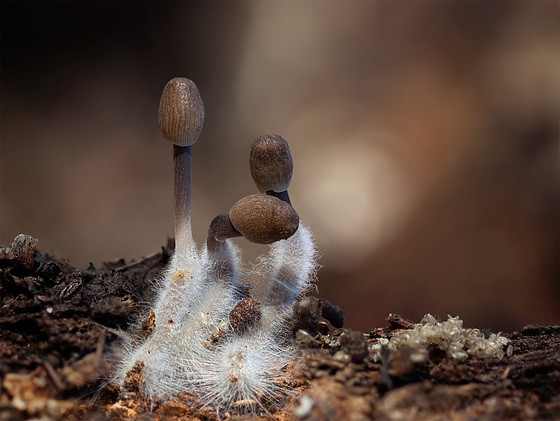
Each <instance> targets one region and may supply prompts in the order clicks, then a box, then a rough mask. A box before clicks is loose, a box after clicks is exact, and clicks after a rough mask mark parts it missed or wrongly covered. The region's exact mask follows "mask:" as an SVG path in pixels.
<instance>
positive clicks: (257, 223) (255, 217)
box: [229, 194, 299, 244]
mask: <svg viewBox="0 0 560 421" xmlns="http://www.w3.org/2000/svg"><path fill="white" fill-rule="evenodd" d="M229 217H230V220H231V223H232V225H233V226H234V227H235V229H236V230H237V231H239V232H240V233H241V234H242V235H243V236H244V237H245V238H246V239H247V240H249V241H251V242H253V243H259V244H270V243H273V242H275V241H278V240H285V239H287V238H289V237H291V236H292V235H293V234H294V233H295V232H296V231H297V229H298V226H299V217H298V215H297V213H296V211H295V210H294V208H292V207H291V206H290V205H289V204H287V203H286V202H284V201H282V200H280V199H278V198H276V197H274V196H267V195H263V194H253V195H250V196H246V197H244V198H243V199H241V200H240V201H239V202H237V203H236V204H235V205H233V207H232V208H231V210H230V211H229Z"/></svg>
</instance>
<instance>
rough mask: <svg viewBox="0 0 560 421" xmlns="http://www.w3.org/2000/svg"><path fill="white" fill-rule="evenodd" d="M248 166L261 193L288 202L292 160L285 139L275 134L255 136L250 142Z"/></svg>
mask: <svg viewBox="0 0 560 421" xmlns="http://www.w3.org/2000/svg"><path fill="white" fill-rule="evenodd" d="M249 167H250V169H251V176H252V177H253V181H254V182H255V185H256V186H257V188H258V189H259V191H260V192H261V193H267V194H269V195H272V196H277V197H278V198H280V199H282V200H284V201H286V202H288V203H290V201H289V198H288V194H287V190H288V186H289V185H290V181H291V179H292V171H293V162H292V155H291V153H290V148H289V146H288V142H286V139H284V138H283V137H282V136H280V135H277V134H271V135H264V136H260V137H258V138H256V139H255V140H254V141H253V143H252V144H251V152H250V155H249Z"/></svg>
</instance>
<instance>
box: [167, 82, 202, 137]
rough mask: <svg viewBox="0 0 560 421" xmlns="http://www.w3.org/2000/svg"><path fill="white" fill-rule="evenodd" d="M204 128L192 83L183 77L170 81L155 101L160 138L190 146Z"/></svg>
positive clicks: (195, 88) (196, 89) (200, 105)
mask: <svg viewBox="0 0 560 421" xmlns="http://www.w3.org/2000/svg"><path fill="white" fill-rule="evenodd" d="M203 124H204V104H203V103H202V98H200V93H199V92H198V88H197V87H196V85H195V84H194V82H193V81H192V80H190V79H187V78H184V77H176V78H173V79H171V80H170V81H169V82H167V84H166V85H165V88H164V89H163V93H162V94H161V99H160V101H159V111H158V125H159V129H160V130H161V133H162V134H163V137H165V138H166V139H167V140H169V141H171V142H173V143H174V144H176V145H178V146H190V145H192V144H193V143H194V142H196V140H197V139H198V136H199V135H200V132H201V131H202V125H203Z"/></svg>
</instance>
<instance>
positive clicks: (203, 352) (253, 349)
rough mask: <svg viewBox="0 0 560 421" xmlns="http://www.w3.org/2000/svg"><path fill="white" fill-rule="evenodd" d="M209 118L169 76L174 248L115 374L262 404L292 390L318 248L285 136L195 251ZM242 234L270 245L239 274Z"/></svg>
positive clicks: (266, 148) (229, 404)
mask: <svg viewBox="0 0 560 421" xmlns="http://www.w3.org/2000/svg"><path fill="white" fill-rule="evenodd" d="M203 122H204V105H203V103H202V99H201V98H200V94H199V91H198V89H197V87H196V85H195V84H194V83H193V82H192V81H191V80H189V79H185V78H174V79H172V80H171V81H169V82H168V83H167V85H166V86H165V89H164V91H163V94H162V97H161V101H160V106H159V127H160V130H161V132H162V134H163V136H164V137H165V138H166V139H167V140H169V141H171V142H172V143H173V157H174V169H175V191H174V196H175V244H176V245H175V253H174V255H173V257H172V259H171V261H170V263H169V266H168V268H167V269H166V271H165V273H164V274H163V276H162V277H161V280H160V282H159V285H158V286H157V291H156V297H157V298H156V300H155V302H154V303H153V305H152V306H151V309H150V311H149V316H147V320H149V323H146V322H144V329H143V330H142V332H141V334H139V335H135V336H133V337H131V338H130V340H128V341H127V342H126V343H125V344H124V347H123V348H124V352H123V356H122V357H121V358H120V360H119V364H118V367H117V369H116V372H115V375H114V379H115V382H117V383H118V384H124V383H125V382H126V381H127V378H128V377H129V376H130V375H131V373H133V372H134V373H137V372H138V371H140V372H141V374H142V384H141V390H142V392H143V393H144V394H145V395H146V396H150V397H152V398H154V399H168V398H170V397H172V396H176V395H178V394H180V393H187V394H189V395H191V396H193V397H195V398H196V399H197V400H198V402H199V403H200V405H203V406H210V407H213V408H215V409H216V411H221V410H229V409H231V408H234V407H235V408H245V409H248V410H251V409H255V408H264V405H265V404H266V405H270V404H275V403H279V401H281V399H282V397H283V396H285V394H286V390H285V389H286V383H287V382H286V376H287V374H286V367H287V366H288V365H289V363H290V362H292V361H293V360H294V358H295V356H296V349H295V344H294V342H293V334H292V329H293V317H294V303H295V300H296V298H298V297H301V296H302V295H303V294H304V293H305V292H306V291H307V290H308V289H309V287H310V285H311V282H312V280H313V279H314V275H315V272H316V269H317V263H316V257H317V252H316V249H315V245H314V242H313V238H312V235H311V233H310V231H309V230H308V229H307V227H306V226H304V225H303V224H302V223H301V222H300V220H299V217H298V214H297V213H296V211H295V210H294V209H293V208H292V206H291V203H290V198H289V196H288V192H287V190H288V186H289V184H290V180H291V177H292V158H291V154H290V149H289V147H288V144H287V142H286V140H285V139H284V138H283V137H281V136H279V135H265V136H261V137H259V138H257V139H255V140H254V141H253V143H252V145H251V150H250V170H251V175H252V177H253V180H254V181H255V184H256V186H257V188H258V190H259V192H260V193H259V194H253V195H250V196H247V197H245V198H243V199H241V200H239V201H238V202H237V203H236V204H234V205H233V207H232V208H231V210H230V211H229V213H227V214H222V215H219V216H217V217H216V218H214V219H213V221H212V222H211V224H210V228H209V230H208V238H207V241H206V244H205V245H204V246H203V247H202V248H201V249H200V250H199V249H198V248H197V246H196V244H195V243H194V240H193V237H192V230H191V213H190V178H191V176H190V168H191V147H192V145H193V144H194V143H195V142H196V140H197V139H198V136H199V134H200V132H201V130H202V125H203ZM239 236H243V237H245V238H246V239H247V240H249V241H251V242H255V243H260V244H269V245H270V249H269V251H268V253H267V254H265V255H263V256H261V257H260V258H259V259H258V260H257V263H256V264H255V265H254V266H253V268H252V269H251V270H249V271H241V261H240V257H239V256H240V253H239V250H238V248H237V246H236V245H235V244H234V243H233V242H231V241H230V239H231V238H233V237H239ZM241 278H243V279H241ZM249 283H250V284H260V285H264V288H261V289H262V292H261V293H260V294H259V296H252V295H251V291H250V288H249V287H248V284H249ZM146 326H148V328H146Z"/></svg>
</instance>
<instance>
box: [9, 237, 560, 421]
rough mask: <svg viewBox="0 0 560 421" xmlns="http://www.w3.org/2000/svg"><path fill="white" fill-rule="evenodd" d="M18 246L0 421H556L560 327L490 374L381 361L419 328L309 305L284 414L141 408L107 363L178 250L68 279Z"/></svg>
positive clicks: (476, 364)
mask: <svg viewBox="0 0 560 421" xmlns="http://www.w3.org/2000/svg"><path fill="white" fill-rule="evenodd" d="M36 244H37V240H35V239H33V238H32V237H30V236H25V235H20V236H18V237H16V239H15V240H14V242H13V243H12V244H10V245H6V246H3V247H2V249H1V250H0V379H1V388H0V419H2V420H24V419H43V420H58V419H66V420H68V419H89V420H105V419H112V420H120V419H162V420H163V419H166V420H167V419H169V420H179V419H181V420H214V419H218V415H219V417H220V418H221V419H256V418H260V417H265V418H266V417H268V418H271V419H275V420H292V419H302V420H317V421H319V420H369V419H399V420H424V419H432V420H440V419H441V420H463V419H465V420H467V419H468V420H471V419H490V420H493V419H496V420H506V419H523V420H526V419H558V418H560V326H527V327H525V328H523V329H522V330H521V331H519V332H513V333H509V334H504V336H506V337H507V338H509V339H510V340H511V342H510V344H509V346H508V352H507V355H506V356H505V357H504V358H503V359H501V360H499V361H485V360H481V359H477V358H474V357H470V358H468V359H466V360H463V361H460V362H458V361H455V360H452V359H450V358H448V357H447V356H446V354H445V353H443V352H442V351H440V350H439V349H437V348H435V347H433V348H432V347H430V348H429V349H428V352H427V353H424V354H422V353H418V352H416V351H415V350H413V349H402V350H394V351H389V349H388V348H386V347H381V350H380V351H375V350H374V349H373V348H375V345H376V344H378V343H380V339H388V338H390V337H391V336H392V335H394V334H395V333H396V332H400V331H402V330H404V329H411V328H413V327H414V325H415V324H414V323H413V322H411V321H408V320H405V319H403V318H402V317H400V316H398V315H389V317H388V318H387V321H388V324H387V326H386V327H383V328H375V329H372V330H370V331H369V332H366V333H361V332H356V331H351V330H348V329H344V328H342V327H340V326H342V321H343V315H342V312H341V311H340V310H339V309H338V308H337V306H336V305H334V304H332V303H328V302H326V301H325V300H321V299H317V298H313V297H309V298H306V299H304V300H302V301H301V302H300V303H299V307H298V311H297V314H298V320H297V321H296V326H295V328H294V335H295V338H296V341H297V342H298V343H299V346H300V349H301V358H300V360H299V361H298V362H296V363H294V364H293V366H291V367H288V368H287V370H288V371H289V374H290V380H289V381H288V383H290V384H289V386H290V388H291V389H292V392H291V393H289V394H288V396H287V397H286V399H285V402H284V404H283V406H282V407H281V408H279V407H274V406H271V405H270V406H265V408H261V409H260V410H257V411H255V412H253V413H242V411H241V410H240V411H236V408H235V407H234V408H231V409H230V410H229V411H228V412H225V413H224V412H222V413H220V414H216V412H215V411H214V410H212V409H211V408H201V407H200V406H199V405H197V403H196V402H195V400H194V399H193V398H192V397H190V396H189V395H187V394H186V393H185V395H184V396H179V397H175V398H173V399H171V400H169V401H167V402H153V401H150V399H149V398H146V397H145V396H143V395H142V393H141V392H140V390H139V387H138V386H139V384H140V382H141V379H142V367H141V364H139V365H138V366H137V367H135V369H133V370H131V372H130V373H129V376H128V378H127V381H126V382H125V383H126V384H125V385H124V386H123V387H117V386H114V385H113V386H111V385H109V383H108V380H109V379H110V373H111V360H112V358H111V356H112V355H113V353H114V351H115V349H117V348H118V344H119V338H121V337H123V335H126V334H127V333H126V332H127V329H129V328H130V326H131V325H132V322H133V321H134V320H135V316H136V315H137V314H138V313H139V312H140V311H142V310H144V311H145V309H146V303H149V302H150V300H151V299H152V298H153V297H152V295H151V294H152V287H153V285H154V282H155V280H156V278H157V276H158V275H159V274H160V272H161V271H162V269H163V268H164V267H165V265H166V264H167V262H168V260H169V257H170V254H171V252H172V250H173V244H172V242H171V241H169V242H168V244H167V245H166V246H165V247H162V249H161V251H160V252H158V253H155V254H153V255H151V256H148V257H146V258H143V259H141V260H138V261H132V262H127V261H125V260H123V259H121V260H118V261H114V262H109V263H105V264H103V266H102V267H100V268H95V267H93V265H90V266H89V267H88V268H87V269H78V268H74V267H72V266H70V265H69V264H68V263H67V262H66V261H65V260H64V259H61V258H58V257H53V256H50V255H47V254H42V253H40V252H39V251H38V250H37V249H36Z"/></svg>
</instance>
